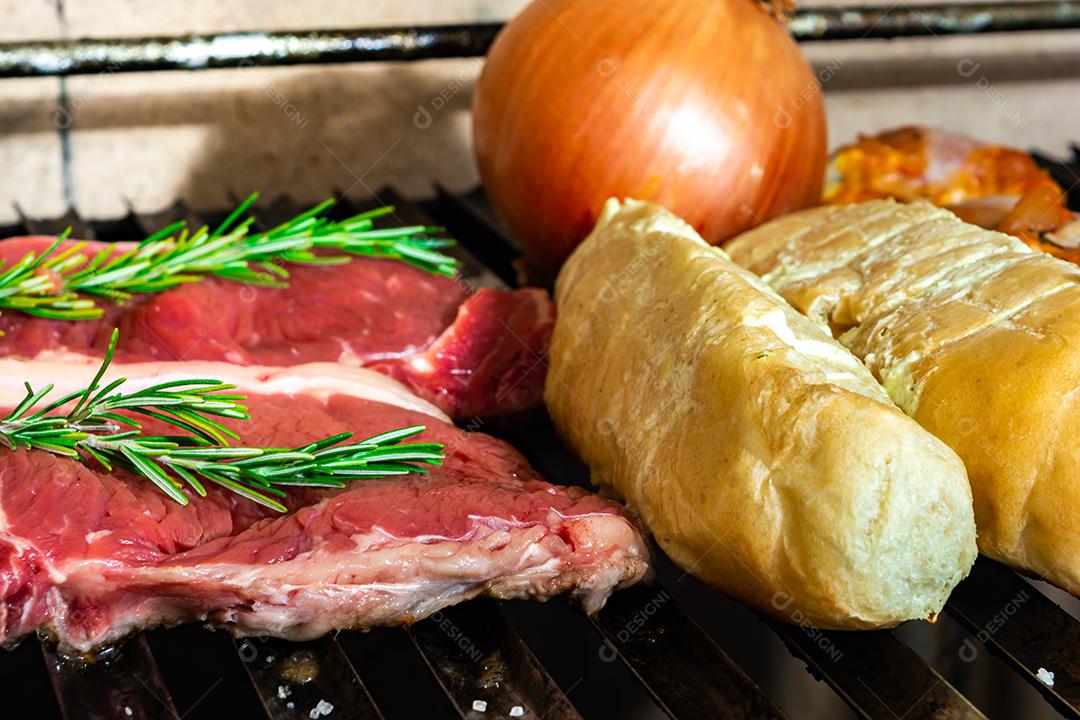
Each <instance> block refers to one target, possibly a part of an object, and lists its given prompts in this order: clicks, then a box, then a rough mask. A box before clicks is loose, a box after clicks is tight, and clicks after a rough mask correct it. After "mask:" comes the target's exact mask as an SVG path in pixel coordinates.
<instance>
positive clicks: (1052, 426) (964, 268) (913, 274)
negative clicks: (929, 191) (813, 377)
mask: <svg viewBox="0 0 1080 720" xmlns="http://www.w3.org/2000/svg"><path fill="white" fill-rule="evenodd" d="M726 247H727V249H728V251H729V252H730V253H731V255H732V258H733V259H734V260H735V261H736V262H738V263H739V264H741V265H743V266H745V267H747V268H749V269H751V270H753V271H754V272H756V273H760V274H761V275H762V277H763V279H764V280H766V281H767V282H768V283H769V284H770V285H772V286H773V287H775V288H776V289H777V290H778V291H779V292H780V294H781V295H783V296H784V297H785V298H787V299H788V300H789V301H790V302H791V303H792V304H793V305H794V306H795V307H796V308H797V309H798V310H800V311H802V312H804V313H806V314H807V315H809V316H810V317H811V318H812V319H814V320H815V321H817V322H818V323H819V324H821V325H823V326H830V327H831V328H832V330H833V332H834V333H836V334H837V335H838V336H839V337H840V338H841V341H842V342H843V343H844V344H845V345H847V346H848V347H850V348H851V350H852V352H854V353H855V354H856V355H857V356H859V357H860V358H862V359H863V360H864V361H865V362H866V364H867V365H868V366H869V368H870V370H871V371H873V373H874V375H875V376H877V378H878V379H879V380H880V381H881V382H882V384H883V385H884V387H885V388H886V390H887V391H888V393H889V395H890V396H891V397H892V399H893V400H894V401H895V402H896V403H897V404H898V405H899V406H900V407H901V408H902V409H903V410H904V411H905V412H907V413H908V414H909V415H911V416H912V417H913V418H915V420H917V421H918V422H919V423H920V424H921V425H922V426H923V427H925V428H926V429H927V430H929V431H930V432H932V433H933V434H934V435H936V436H937V437H939V438H941V439H942V440H944V441H945V442H946V443H948V444H949V445H950V446H951V447H952V448H953V449H954V450H956V452H957V453H958V454H959V455H960V457H961V458H963V460H964V463H965V464H966V466H967V470H968V475H969V477H970V479H971V484H972V493H973V495H974V499H975V519H976V523H977V525H978V528H979V548H980V549H981V550H982V552H983V553H985V554H986V555H989V556H990V557H993V558H996V559H998V560H1001V561H1003V562H1006V563H1009V564H1012V565H1014V566H1016V567H1018V568H1021V569H1024V570H1026V571H1028V572H1031V573H1034V574H1037V575H1040V576H1042V577H1044V578H1046V579H1048V580H1050V581H1051V582H1053V583H1055V584H1057V585H1060V586H1061V587H1063V588H1065V589H1066V590H1069V591H1070V592H1072V593H1073V594H1080V443H1078V442H1077V440H1076V438H1075V437H1074V436H1073V434H1072V433H1073V432H1074V431H1075V429H1076V428H1077V427H1080V268H1078V267H1077V266H1076V265H1073V264H1071V263H1068V262H1065V261H1063V260H1058V259H1056V258H1053V257H1051V256H1050V255H1046V254H1044V253H1041V252H1035V251H1033V250H1031V249H1029V248H1028V247H1027V246H1026V245H1024V244H1023V243H1022V242H1020V241H1019V240H1017V239H1016V238H1014V237H1010V236H1008V235H1003V234H1002V233H997V232H991V231H989V230H983V229H982V228H979V227H976V226H974V225H969V224H967V223H964V222H962V221H961V220H959V219H958V218H957V217H956V216H954V215H953V214H952V213H950V212H948V211H947V210H942V209H939V208H936V207H933V206H931V205H929V204H927V203H922V202H919V203H912V204H910V205H901V204H899V203H896V202H893V201H891V200H876V201H872V202H867V203H862V204H859V205H852V206H848V207H834V208H820V209H815V210H809V211H805V212H801V213H796V214H794V215H790V216H787V217H785V218H783V219H782V220H780V221H778V222H775V223H767V224H765V225H763V226H761V227H759V228H757V229H755V230H752V231H750V232H748V233H745V234H743V235H741V236H739V237H738V238H736V239H734V240H733V241H731V242H730V243H729V244H728V245H727V246H726Z"/></svg>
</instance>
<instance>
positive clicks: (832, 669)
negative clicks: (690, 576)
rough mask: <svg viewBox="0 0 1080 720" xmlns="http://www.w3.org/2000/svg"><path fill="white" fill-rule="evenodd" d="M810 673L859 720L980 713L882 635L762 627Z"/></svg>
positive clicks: (896, 642) (771, 622) (780, 625)
mask: <svg viewBox="0 0 1080 720" xmlns="http://www.w3.org/2000/svg"><path fill="white" fill-rule="evenodd" d="M767 622H768V623H769V625H770V626H772V628H773V630H774V631H775V632H776V634H777V635H779V636H780V638H781V639H782V640H783V641H784V643H785V644H786V645H787V646H788V648H790V649H791V651H792V652H793V653H794V654H795V655H797V656H798V657H801V658H802V659H803V660H805V661H806V663H807V667H809V668H810V672H811V673H813V674H814V676H815V677H818V678H820V679H822V680H824V681H825V682H827V683H828V684H829V685H830V686H831V687H832V688H833V689H834V690H835V691H836V692H837V694H838V695H840V697H842V698H843V699H844V701H845V702H847V703H848V705H850V706H851V709H852V710H854V711H855V713H856V714H857V715H858V716H859V717H860V718H866V719H867V720H896V718H904V719H905V720H920V719H921V718H925V719H926V720H932V719H933V718H941V717H947V718H957V719H959V718H969V719H975V718H982V719H984V720H985V717H986V716H985V715H983V714H982V713H981V712H980V711H979V710H977V709H976V708H975V706H974V705H972V704H971V702H970V701H969V700H968V699H967V698H965V697H964V696H963V695H961V694H960V693H959V692H958V691H957V690H956V688H954V687H953V686H952V685H950V684H949V682H948V681H947V680H945V678H943V677H942V676H941V675H940V674H938V672H937V671H936V670H934V669H933V668H932V667H930V666H929V665H927V664H926V662H925V661H924V660H923V659H922V658H920V657H919V656H918V655H917V654H916V653H915V651H913V650H912V649H911V648H909V647H908V646H907V645H905V644H904V643H903V642H901V641H900V640H899V639H898V638H897V637H896V636H895V635H893V634H892V633H891V632H887V631H876V632H857V633H852V632H827V631H822V630H817V629H814V628H810V627H804V626H801V625H789V624H786V623H781V622H777V621H774V620H768V621H767Z"/></svg>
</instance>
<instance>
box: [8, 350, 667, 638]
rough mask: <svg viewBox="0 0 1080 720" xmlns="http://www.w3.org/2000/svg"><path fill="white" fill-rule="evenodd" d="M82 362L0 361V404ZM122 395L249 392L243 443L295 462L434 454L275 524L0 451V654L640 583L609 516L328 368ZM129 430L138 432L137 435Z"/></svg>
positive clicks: (382, 380)
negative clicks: (367, 450)
mask: <svg viewBox="0 0 1080 720" xmlns="http://www.w3.org/2000/svg"><path fill="white" fill-rule="evenodd" d="M94 369H95V368H94V366H93V365H92V364H86V365H79V364H65V363H50V362H48V361H39V362H33V363H28V362H20V361H17V360H13V359H0V407H11V406H13V405H14V404H15V403H17V402H18V401H19V399H20V397H21V392H22V389H21V381H22V380H24V379H25V380H29V381H31V383H32V384H34V385H35V386H37V387H40V386H42V385H44V384H45V383H46V382H52V381H59V382H58V388H57V392H66V391H69V390H72V389H76V388H78V387H80V386H82V385H83V384H85V383H86V382H87V381H88V380H89V379H90V376H91V374H92V373H93V371H94ZM121 375H123V376H126V377H129V378H132V380H131V381H130V384H129V386H128V387H134V386H138V385H144V386H145V385H150V384H154V383H157V382H163V381H166V380H169V379H174V378H178V377H216V378H219V379H222V380H225V381H227V382H234V383H236V384H237V385H239V386H240V388H241V390H242V391H243V392H246V393H247V394H248V395H249V401H248V405H249V407H250V409H251V414H252V417H253V418H254V419H253V420H251V421H245V422H237V423H234V424H233V426H234V429H235V430H237V432H238V433H239V434H240V436H241V441H242V442H243V443H245V444H250V445H257V446H278V447H280V446H299V445H302V444H305V443H308V442H310V441H313V440H316V439H319V438H322V437H326V436H329V435H333V434H336V433H339V432H343V431H349V432H352V433H354V434H355V436H356V437H367V436H370V435H374V434H377V433H381V432H384V431H386V430H389V429H393V428H398V427H403V426H408V425H413V424H423V425H426V426H427V430H426V431H425V432H424V433H423V434H421V435H420V436H418V438H417V440H418V441H425V440H426V441H433V442H440V443H444V444H445V446H446V451H445V455H446V460H445V463H444V464H443V465H442V466H441V467H438V468H433V469H432V470H431V471H430V472H429V473H428V474H427V475H417V476H409V477H404V478H396V479H387V480H366V481H355V482H353V483H352V484H351V485H350V486H349V487H348V488H346V489H340V490H325V489H305V490H299V489H294V491H293V492H290V494H289V498H288V501H287V503H288V507H289V512H287V513H285V514H283V515H281V514H277V513H274V512H273V511H270V510H266V509H264V508H262V507H261V506H258V505H256V504H254V503H252V502H250V501H247V500H244V499H242V498H239V497H237V496H235V495H233V494H231V493H228V492H224V491H221V490H219V489H217V488H214V487H212V486H211V487H210V488H209V494H208V496H207V497H205V498H199V497H195V496H193V497H192V499H191V503H190V504H189V505H187V506H180V505H179V504H177V503H174V502H173V501H171V500H169V499H168V498H167V497H165V496H164V495H163V494H162V493H161V492H160V491H159V490H157V489H156V488H155V487H154V486H153V485H152V484H151V483H150V482H149V481H147V480H145V479H141V478H137V477H133V476H131V475H128V474H126V473H124V472H114V473H109V472H105V471H104V470H101V469H92V468H90V467H87V466H85V465H83V464H81V463H79V462H77V461H74V460H70V459H67V458H60V457H56V456H53V455H50V454H47V453H44V452H41V451H19V452H10V451H3V452H0V642H5V641H11V640H14V639H17V638H19V637H20V636H22V635H25V634H27V633H31V632H34V631H35V630H45V631H47V632H50V633H52V634H53V635H55V636H56V638H57V639H58V641H59V642H60V644H61V646H62V647H63V648H65V649H67V650H75V651H89V650H92V649H93V648H96V647H99V646H101V645H103V644H105V643H109V642H112V641H115V640H117V639H119V638H121V637H122V636H124V635H125V634H127V633H129V632H131V631H134V630H138V629H142V628H147V627H152V626H155V625H162V624H164V625H172V624H177V623H181V622H186V621H191V620H205V621H206V622H208V623H210V624H212V625H218V626H227V627H229V628H231V629H233V630H234V631H235V632H237V633H239V634H271V635H275V636H279V637H284V638H293V639H304V638H311V637H315V636H318V635H320V634H323V633H326V632H328V631H330V630H332V629H334V628H346V627H349V628H363V627H372V626H377V625H390V624H398V623H407V622H410V621H413V620H417V619H420V618H423V617H425V616H426V615H429V614H431V613H433V612H435V611H436V610H438V609H440V608H442V607H445V606H447V605H451V604H454V603H457V602H459V601H461V600H465V599H468V598H472V597H476V596H490V597H497V598H538V599H546V598H549V597H552V596H555V595H560V594H564V593H569V594H572V595H573V596H575V597H576V598H577V599H578V600H579V601H580V602H581V603H582V604H583V605H584V606H585V608H586V609H588V610H595V609H597V608H599V607H600V606H601V605H602V604H603V603H604V601H605V600H606V598H607V596H608V595H609V594H610V593H611V592H612V591H613V590H614V589H615V588H617V587H621V586H623V585H628V584H631V583H633V582H636V581H637V580H639V579H640V578H641V577H642V576H643V575H644V574H645V573H646V571H647V554H646V549H645V546H644V543H643V540H642V538H641V535H640V534H639V532H638V530H637V528H636V526H635V525H634V523H632V522H631V521H630V520H628V519H627V518H626V516H625V515H623V514H622V512H621V510H620V508H619V506H618V505H616V504H615V503H613V502H610V501H608V500H605V499H602V498H600V497H598V496H595V495H591V494H589V493H587V492H585V491H584V490H581V489H577V488H564V487H558V486H555V485H551V484H549V483H547V482H544V481H543V480H542V479H541V478H540V477H539V476H538V475H537V473H536V472H535V471H534V470H532V468H530V467H529V465H528V464H527V462H526V461H525V460H524V458H522V457H521V456H520V455H519V454H518V453H517V452H516V451H515V450H514V449H513V448H511V447H510V446H509V445H507V444H506V443H504V442H502V441H499V440H496V439H494V438H491V437H489V436H486V435H482V434H479V433H469V432H464V431H462V430H459V429H457V428H455V427H454V426H453V425H451V424H450V423H449V422H448V421H447V418H446V416H445V415H443V414H442V413H441V412H440V411H439V410H438V409H436V408H435V407H433V406H431V405H430V404H428V403H427V402H425V401H423V400H420V399H418V398H416V397H415V396H412V395H411V394H410V393H408V392H407V391H406V390H405V389H404V388H403V387H402V386H400V385H399V384H398V383H396V382H394V381H393V380H390V379H388V378H386V377H384V376H382V375H379V374H377V373H374V372H372V371H370V370H365V369H360V368H349V367H345V366H342V365H337V364H314V365H299V366H296V367H292V368H285V369H266V368H260V367H238V366H231V365H228V364H223V363H147V364H137V365H128V366H114V367H113V368H111V370H110V377H117V376H121ZM147 429H148V430H152V428H150V427H148V428H147Z"/></svg>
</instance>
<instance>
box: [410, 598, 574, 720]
mask: <svg viewBox="0 0 1080 720" xmlns="http://www.w3.org/2000/svg"><path fill="white" fill-rule="evenodd" d="M409 635H410V637H411V638H412V640H413V642H414V643H416V647H417V649H418V650H419V651H420V653H421V654H422V655H423V656H424V659H425V661H426V662H427V663H428V666H429V667H430V668H431V670H432V672H433V673H435V676H436V677H437V678H438V680H439V684H440V685H441V686H442V687H443V690H444V691H445V692H446V694H447V696H448V697H449V698H450V699H451V701H452V702H453V703H454V707H455V708H456V709H457V711H458V713H460V714H461V717H463V718H469V719H470V720H476V719H478V718H483V717H499V718H503V717H515V716H516V715H511V714H510V713H511V712H517V713H520V717H529V718H545V720H581V715H579V714H578V711H577V710H575V709H574V706H573V705H572V704H571V703H570V701H569V700H568V699H567V697H566V695H565V693H563V691H562V690H561V689H559V686H558V685H557V684H556V683H555V681H554V679H552V677H551V676H550V675H548V673H547V671H546V670H544V669H543V667H542V666H541V665H540V663H539V661H537V659H536V656H535V655H533V653H532V651H531V650H529V648H528V646H527V645H525V643H524V641H522V639H521V637H520V636H519V635H518V634H517V632H516V631H515V630H514V629H513V628H512V627H510V625H509V623H507V622H506V620H505V619H503V617H502V615H501V614H500V613H499V610H498V608H497V607H496V606H495V604H494V603H492V602H489V601H473V602H470V603H466V604H464V605H458V606H456V607H453V608H447V609H445V610H441V611H439V612H437V613H435V614H434V615H432V616H431V617H429V618H428V619H427V620H425V621H423V622H421V623H417V624H416V625H414V626H413V627H412V628H411V629H410V630H409ZM477 701H479V702H480V703H484V704H483V705H477V706H475V708H476V709H474V703H475V702H477ZM481 707H482V708H483V709H482V710H481V709H479V708H481ZM515 708H517V710H516V711H515Z"/></svg>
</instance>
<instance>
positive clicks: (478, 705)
mask: <svg viewBox="0 0 1080 720" xmlns="http://www.w3.org/2000/svg"><path fill="white" fill-rule="evenodd" d="M472 709H473V710H475V711H476V712H484V711H486V710H487V702H486V701H484V700H473V701H472Z"/></svg>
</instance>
